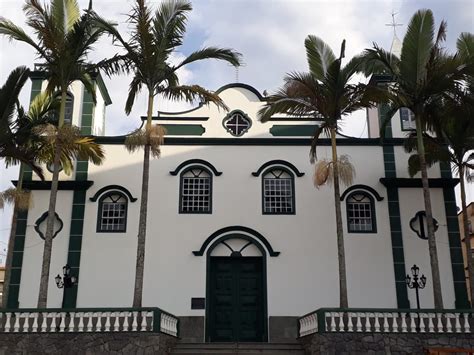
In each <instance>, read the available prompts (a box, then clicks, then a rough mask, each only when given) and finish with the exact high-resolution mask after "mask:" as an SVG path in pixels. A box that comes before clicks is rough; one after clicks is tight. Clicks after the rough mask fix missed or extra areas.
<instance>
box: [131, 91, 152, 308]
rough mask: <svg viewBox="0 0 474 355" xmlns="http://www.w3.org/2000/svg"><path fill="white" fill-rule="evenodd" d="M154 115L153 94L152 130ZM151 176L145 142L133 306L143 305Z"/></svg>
mask: <svg viewBox="0 0 474 355" xmlns="http://www.w3.org/2000/svg"><path fill="white" fill-rule="evenodd" d="M152 115H153V95H152V93H151V92H149V95H148V111H147V123H146V128H145V129H146V130H147V132H150V128H151V119H152ZM149 178H150V144H149V142H147V143H146V144H145V152H144V156H143V175H142V193H141V200H140V219H139V222H138V242H137V263H136V268H135V288H134V291H133V307H141V306H142V298H143V275H144V269H145V241H146V220H147V213H148V185H149Z"/></svg>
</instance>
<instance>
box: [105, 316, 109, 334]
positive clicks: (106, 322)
mask: <svg viewBox="0 0 474 355" xmlns="http://www.w3.org/2000/svg"><path fill="white" fill-rule="evenodd" d="M104 332H110V312H105V327H104Z"/></svg>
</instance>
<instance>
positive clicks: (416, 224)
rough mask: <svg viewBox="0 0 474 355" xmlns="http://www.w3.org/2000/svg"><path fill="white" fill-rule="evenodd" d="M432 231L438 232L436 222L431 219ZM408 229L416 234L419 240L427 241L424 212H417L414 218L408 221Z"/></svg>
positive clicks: (426, 225) (426, 224)
mask: <svg viewBox="0 0 474 355" xmlns="http://www.w3.org/2000/svg"><path fill="white" fill-rule="evenodd" d="M433 224H434V230H435V232H436V231H437V230H438V221H437V220H436V219H434V218H433ZM410 229H411V230H412V231H413V232H415V233H416V235H417V236H418V237H419V238H421V239H425V240H427V239H428V223H427V220H426V212H425V211H418V212H417V213H416V214H415V217H413V218H412V219H410Z"/></svg>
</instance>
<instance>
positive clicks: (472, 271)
mask: <svg viewBox="0 0 474 355" xmlns="http://www.w3.org/2000/svg"><path fill="white" fill-rule="evenodd" d="M459 180H460V183H461V206H462V223H463V229H464V244H465V245H466V262H467V271H468V277H469V296H470V297H469V298H470V300H471V308H474V281H473V280H474V265H473V264H472V249H471V248H472V247H471V233H470V232H469V223H468V222H469V221H468V216H467V205H466V186H465V182H464V166H463V165H462V164H461V165H460V166H459Z"/></svg>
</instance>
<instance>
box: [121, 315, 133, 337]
mask: <svg viewBox="0 0 474 355" xmlns="http://www.w3.org/2000/svg"><path fill="white" fill-rule="evenodd" d="M123 314H124V319H123V327H122V331H124V332H126V331H128V330H129V317H130V315H131V312H123Z"/></svg>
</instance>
